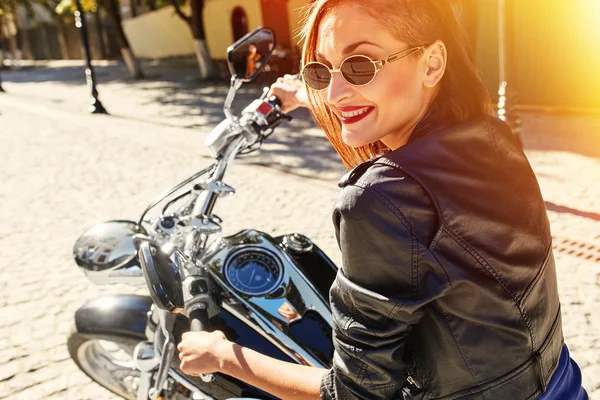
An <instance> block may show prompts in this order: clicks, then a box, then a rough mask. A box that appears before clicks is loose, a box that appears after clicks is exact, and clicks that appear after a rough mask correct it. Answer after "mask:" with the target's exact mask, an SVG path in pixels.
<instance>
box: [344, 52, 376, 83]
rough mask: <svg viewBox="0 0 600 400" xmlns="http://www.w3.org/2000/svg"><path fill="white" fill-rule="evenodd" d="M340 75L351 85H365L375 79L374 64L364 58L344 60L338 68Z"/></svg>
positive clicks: (355, 57) (357, 57) (356, 57)
mask: <svg viewBox="0 0 600 400" xmlns="http://www.w3.org/2000/svg"><path fill="white" fill-rule="evenodd" d="M340 69H341V71H342V75H344V78H345V79H346V81H348V83H350V84H351V85H366V84H367V83H369V82H371V81H372V80H373V78H374V77H375V72H376V70H375V64H373V62H372V61H371V59H370V58H368V57H365V56H354V57H350V58H348V59H346V61H344V62H343V63H342V65H341V67H340Z"/></svg>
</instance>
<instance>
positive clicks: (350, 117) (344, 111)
mask: <svg viewBox="0 0 600 400" xmlns="http://www.w3.org/2000/svg"><path fill="white" fill-rule="evenodd" d="M374 109H375V107H371V106H348V107H338V110H339V111H340V120H341V121H342V124H344V125H351V124H355V123H357V122H358V121H361V120H362V119H364V118H366V117H367V115H369V114H371V112H372V111H373V110H374Z"/></svg>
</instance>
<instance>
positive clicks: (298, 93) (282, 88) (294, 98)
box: [269, 75, 308, 113]
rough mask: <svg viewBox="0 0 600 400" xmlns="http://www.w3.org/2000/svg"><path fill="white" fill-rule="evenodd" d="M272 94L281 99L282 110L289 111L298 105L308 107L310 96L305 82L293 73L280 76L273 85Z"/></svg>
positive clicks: (270, 93) (270, 92) (270, 94)
mask: <svg viewBox="0 0 600 400" xmlns="http://www.w3.org/2000/svg"><path fill="white" fill-rule="evenodd" d="M270 96H277V97H278V98H279V100H281V111H283V112H284V113H288V112H290V111H292V110H295V109H296V108H298V107H308V96H307V94H306V86H305V85H304V83H303V82H302V81H301V80H300V79H298V78H296V77H295V76H293V75H285V76H284V77H283V78H281V77H280V78H278V79H277V82H275V83H274V84H273V85H271V90H270V91H269V97H270Z"/></svg>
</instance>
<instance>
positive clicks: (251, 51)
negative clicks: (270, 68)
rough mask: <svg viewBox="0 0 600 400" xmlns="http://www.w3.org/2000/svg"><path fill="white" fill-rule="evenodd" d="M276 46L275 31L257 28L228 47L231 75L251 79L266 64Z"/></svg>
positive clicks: (247, 80) (246, 79) (244, 79)
mask: <svg viewBox="0 0 600 400" xmlns="http://www.w3.org/2000/svg"><path fill="white" fill-rule="evenodd" d="M274 48H275V33H274V32H273V31H272V30H271V29H269V28H257V29H255V30H254V31H252V32H250V33H248V34H247V35H246V36H244V37H243V38H241V39H239V40H238V41H237V42H235V43H234V44H232V45H231V46H229V47H228V48H227V64H228V65H229V72H231V75H232V76H234V77H236V78H238V79H240V80H242V81H246V82H249V81H251V80H252V79H253V78H254V77H255V76H256V75H258V73H259V72H260V70H261V69H262V68H263V67H264V66H265V64H266V63H267V60H268V59H269V57H271V53H273V49H274Z"/></svg>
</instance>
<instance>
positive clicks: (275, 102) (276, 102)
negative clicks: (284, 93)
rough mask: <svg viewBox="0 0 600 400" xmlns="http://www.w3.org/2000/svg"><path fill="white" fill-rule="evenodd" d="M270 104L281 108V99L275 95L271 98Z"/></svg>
mask: <svg viewBox="0 0 600 400" xmlns="http://www.w3.org/2000/svg"><path fill="white" fill-rule="evenodd" d="M269 103H271V104H272V105H274V106H279V107H281V100H280V99H279V97H277V96H275V95H273V96H271V97H269Z"/></svg>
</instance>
